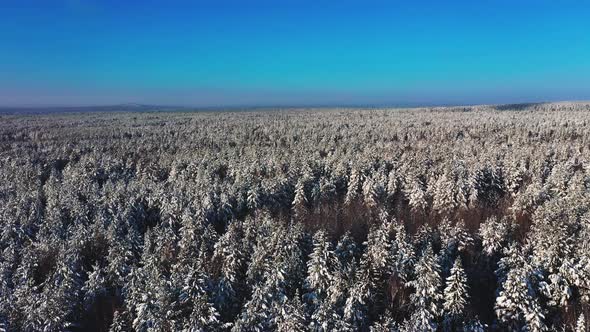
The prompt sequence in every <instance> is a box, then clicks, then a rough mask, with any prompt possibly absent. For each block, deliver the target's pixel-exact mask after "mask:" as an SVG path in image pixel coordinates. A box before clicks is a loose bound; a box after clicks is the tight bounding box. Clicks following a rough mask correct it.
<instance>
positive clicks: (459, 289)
mask: <svg viewBox="0 0 590 332" xmlns="http://www.w3.org/2000/svg"><path fill="white" fill-rule="evenodd" d="M468 299H469V294H468V293H467V276H466V275H465V271H464V270H463V266H462V264H461V258H460V257H457V259H456V260H455V263H454V264H453V267H452V268H451V275H450V276H449V277H448V278H447V284H446V287H445V290H444V303H443V308H444V311H445V314H446V317H445V323H446V324H450V325H452V326H453V325H455V324H456V323H458V322H459V320H460V318H464V313H465V309H466V306H467V301H468ZM462 316H463V317H462Z"/></svg>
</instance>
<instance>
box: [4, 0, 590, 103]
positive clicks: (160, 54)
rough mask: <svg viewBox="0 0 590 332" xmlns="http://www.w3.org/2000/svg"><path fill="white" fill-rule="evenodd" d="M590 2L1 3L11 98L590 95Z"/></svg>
mask: <svg viewBox="0 0 590 332" xmlns="http://www.w3.org/2000/svg"><path fill="white" fill-rule="evenodd" d="M589 17H590V4H587V3H585V2H584V1H542V0H540V1H504V0H497V1H485V0H482V1H347V0H339V1H327V0H326V1H322V0H316V1H308V0H298V1H280V0H275V1H259V0H249V1H245V0H244V1H228V0H218V1H149V0H147V1H110V0H108V1H107V0H105V1H98V0H69V1H59V0H55V1H32V0H19V1H13V0H3V1H1V2H0V43H1V44H0V105H4V106H18V105H22V106H32V105H33V106H34V105H39V106H43V105H52V106H54V105H97V104H118V103H145V104H167V105H191V106H236V105H247V106H256V105H259V106H264V105H354V104H360V105H367V104H370V105H381V104H391V105H406V104H412V105H417V104H471V103H508V102H524V101H548V100H581V99H585V100H588V99H590V19H588V18H589Z"/></svg>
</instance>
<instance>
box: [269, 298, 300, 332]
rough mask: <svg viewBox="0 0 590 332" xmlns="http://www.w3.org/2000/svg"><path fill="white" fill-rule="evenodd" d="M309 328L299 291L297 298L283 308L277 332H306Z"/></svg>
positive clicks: (278, 320)
mask: <svg viewBox="0 0 590 332" xmlns="http://www.w3.org/2000/svg"><path fill="white" fill-rule="evenodd" d="M307 327H308V326H307V322H306V319H305V312H304V308H303V304H302V303H301V300H300V299H299V292H298V291H297V292H296V293H295V296H293V298H292V299H290V300H289V301H288V302H287V303H286V304H285V305H284V306H282V308H281V312H280V316H279V317H278V319H277V331H278V332H304V331H307V330H308V329H307Z"/></svg>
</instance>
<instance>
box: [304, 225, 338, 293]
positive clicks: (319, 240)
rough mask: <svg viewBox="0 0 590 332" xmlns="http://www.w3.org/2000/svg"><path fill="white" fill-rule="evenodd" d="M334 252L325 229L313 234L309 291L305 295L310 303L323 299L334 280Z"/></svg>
mask: <svg viewBox="0 0 590 332" xmlns="http://www.w3.org/2000/svg"><path fill="white" fill-rule="evenodd" d="M334 259H335V257H334V252H333V251H332V249H331V245H330V242H329V241H328V239H327V237H326V233H325V232H324V231H323V230H319V231H317V232H316V233H315V234H314V236H313V252H312V253H311V254H310V255H309V261H308V262H307V278H305V288H306V289H307V290H308V293H307V294H305V295H304V297H305V298H307V299H308V300H309V301H310V303H316V302H318V301H322V300H323V299H324V298H325V297H326V296H327V292H328V287H330V283H331V282H332V272H331V271H330V269H331V267H333V265H334Z"/></svg>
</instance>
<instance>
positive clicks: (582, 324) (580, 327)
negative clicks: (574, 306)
mask: <svg viewBox="0 0 590 332" xmlns="http://www.w3.org/2000/svg"><path fill="white" fill-rule="evenodd" d="M586 331H587V330H586V318H585V317H584V313H581V314H580V316H579V317H578V320H577V321H576V329H575V330H574V332H586Z"/></svg>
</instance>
